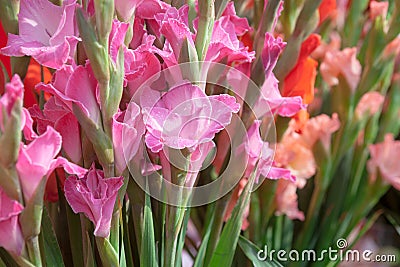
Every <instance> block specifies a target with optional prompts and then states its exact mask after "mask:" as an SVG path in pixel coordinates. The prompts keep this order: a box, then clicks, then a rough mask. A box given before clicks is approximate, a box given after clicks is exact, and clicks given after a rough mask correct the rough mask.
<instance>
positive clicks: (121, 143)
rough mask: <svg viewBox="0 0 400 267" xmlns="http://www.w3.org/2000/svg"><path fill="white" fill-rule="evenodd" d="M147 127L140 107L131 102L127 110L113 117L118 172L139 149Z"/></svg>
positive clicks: (122, 169) (120, 171)
mask: <svg viewBox="0 0 400 267" xmlns="http://www.w3.org/2000/svg"><path fill="white" fill-rule="evenodd" d="M144 131H145V127H144V124H143V119H142V115H141V113H140V108H139V106H138V105H136V104H135V103H134V102H130V103H129V105H128V108H127V109H126V111H123V112H118V113H116V114H115V115H114V117H113V129H112V132H113V144H114V151H115V164H116V168H117V171H118V173H122V172H123V171H124V169H125V167H126V165H127V163H129V162H130V161H131V160H132V158H133V157H134V156H135V155H136V153H137V152H138V149H139V145H140V142H141V140H142V136H143V134H144Z"/></svg>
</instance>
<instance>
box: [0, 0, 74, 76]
mask: <svg viewBox="0 0 400 267" xmlns="http://www.w3.org/2000/svg"><path fill="white" fill-rule="evenodd" d="M75 7H76V4H75V0H67V1H63V5H62V6H56V5H54V4H52V3H51V2H50V1H47V0H37V1H33V0H21V4H20V12H19V15H18V18H19V35H14V34H9V35H8V43H7V46H6V47H4V48H3V49H1V50H0V51H1V52H2V53H3V54H5V55H8V56H17V57H21V56H25V55H27V56H32V57H33V58H34V59H35V60H36V61H37V62H39V63H40V64H41V65H44V66H46V67H50V68H54V69H59V68H60V67H61V66H62V65H63V64H65V63H66V62H67V61H68V59H69V57H71V56H73V54H74V53H75V47H76V44H77V43H78V41H79V40H80V39H79V38H77V37H76V36H77V33H78V31H77V29H76V26H75V22H74V18H75Z"/></svg>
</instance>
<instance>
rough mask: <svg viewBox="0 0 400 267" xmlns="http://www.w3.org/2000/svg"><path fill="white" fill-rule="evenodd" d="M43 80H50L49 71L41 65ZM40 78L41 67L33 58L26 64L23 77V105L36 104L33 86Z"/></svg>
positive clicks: (46, 81)
mask: <svg viewBox="0 0 400 267" xmlns="http://www.w3.org/2000/svg"><path fill="white" fill-rule="evenodd" d="M43 72H44V73H43V74H44V82H45V83H48V82H50V81H51V77H52V75H51V73H50V71H49V69H48V68H46V67H43ZM41 81H42V80H41V69H40V65H39V63H37V62H36V61H35V60H34V59H33V58H31V61H30V63H29V66H28V71H27V73H26V76H25V79H24V86H25V93H24V95H25V96H24V107H31V106H33V105H34V104H37V100H36V96H35V86H36V84H38V83H40V82H41Z"/></svg>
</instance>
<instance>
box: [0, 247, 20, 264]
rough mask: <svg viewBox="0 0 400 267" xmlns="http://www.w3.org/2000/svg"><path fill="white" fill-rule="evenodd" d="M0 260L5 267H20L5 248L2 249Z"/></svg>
mask: <svg viewBox="0 0 400 267" xmlns="http://www.w3.org/2000/svg"><path fill="white" fill-rule="evenodd" d="M0 259H1V261H2V262H3V263H4V264H5V265H4V266H7V267H18V264H17V263H16V262H15V260H14V259H13V258H12V257H11V256H10V254H8V252H7V251H6V250H5V249H4V248H0Z"/></svg>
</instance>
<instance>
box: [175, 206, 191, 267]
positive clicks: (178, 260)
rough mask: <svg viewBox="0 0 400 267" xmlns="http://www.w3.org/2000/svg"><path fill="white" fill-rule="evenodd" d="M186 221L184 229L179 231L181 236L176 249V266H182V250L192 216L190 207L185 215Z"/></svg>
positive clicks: (183, 225)
mask: <svg viewBox="0 0 400 267" xmlns="http://www.w3.org/2000/svg"><path fill="white" fill-rule="evenodd" d="M184 216H185V217H184V221H183V224H182V231H181V232H180V233H179V238H178V244H177V247H178V248H177V250H176V259H175V266H182V250H183V246H184V244H185V236H186V230H187V225H188V222H189V218H190V210H189V209H188V210H187V211H186V212H185V215H184Z"/></svg>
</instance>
